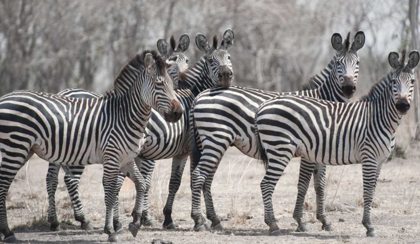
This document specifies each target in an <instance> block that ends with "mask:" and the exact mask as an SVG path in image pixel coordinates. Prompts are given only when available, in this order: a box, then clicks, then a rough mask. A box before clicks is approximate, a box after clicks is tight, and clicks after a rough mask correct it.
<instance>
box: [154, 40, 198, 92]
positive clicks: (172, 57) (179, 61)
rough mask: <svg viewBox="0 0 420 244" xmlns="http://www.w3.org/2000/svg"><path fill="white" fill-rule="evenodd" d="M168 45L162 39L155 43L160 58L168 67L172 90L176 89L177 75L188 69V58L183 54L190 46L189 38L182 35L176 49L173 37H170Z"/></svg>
mask: <svg viewBox="0 0 420 244" xmlns="http://www.w3.org/2000/svg"><path fill="white" fill-rule="evenodd" d="M169 43H170V45H168V43H167V42H166V40H164V39H159V40H158V42H157V48H158V50H159V53H160V54H161V55H162V58H163V59H165V60H166V64H167V65H168V71H167V72H168V74H169V76H170V77H171V78H172V81H173V83H174V88H175V89H177V88H178V84H179V77H178V75H179V74H180V73H182V72H184V71H186V70H187V69H188V57H187V55H185V54H184V52H185V51H187V49H188V47H189V45H190V37H189V36H188V35H187V34H183V35H182V36H181V37H180V38H179V44H178V47H176V41H175V39H174V36H171V39H170V41H169Z"/></svg>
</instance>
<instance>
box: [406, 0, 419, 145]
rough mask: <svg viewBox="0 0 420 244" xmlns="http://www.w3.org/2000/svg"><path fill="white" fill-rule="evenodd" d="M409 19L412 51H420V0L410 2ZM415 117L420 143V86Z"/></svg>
mask: <svg viewBox="0 0 420 244" xmlns="http://www.w3.org/2000/svg"><path fill="white" fill-rule="evenodd" d="M408 18H409V19H410V29H411V45H410V46H411V50H419V0H410V8H409V10H408ZM416 73H417V74H416V76H417V78H418V77H420V72H419V69H417V70H416ZM414 94H415V96H414V115H415V122H416V133H415V135H414V140H416V141H420V123H419V122H420V121H419V120H420V115H419V99H420V94H419V84H418V83H417V84H416V85H415V86H414Z"/></svg>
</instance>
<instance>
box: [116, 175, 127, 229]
mask: <svg viewBox="0 0 420 244" xmlns="http://www.w3.org/2000/svg"><path fill="white" fill-rule="evenodd" d="M124 179H125V174H124V173H120V174H118V184H117V195H116V197H115V204H114V210H113V211H114V220H113V224H114V231H115V232H120V231H122V229H123V228H122V224H121V222H120V209H119V195H120V190H121V187H122V185H123V183H124Z"/></svg>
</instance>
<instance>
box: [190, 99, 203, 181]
mask: <svg viewBox="0 0 420 244" xmlns="http://www.w3.org/2000/svg"><path fill="white" fill-rule="evenodd" d="M194 105H195V104H193V105H192V106H191V110H190V116H189V119H190V127H191V132H192V133H191V147H192V150H191V155H190V159H191V160H190V161H191V162H190V173H191V174H192V173H193V171H194V170H195V168H196V167H197V166H198V163H199V162H200V158H201V151H200V147H199V145H198V143H199V140H200V136H199V135H198V131H197V127H196V126H195V121H194Z"/></svg>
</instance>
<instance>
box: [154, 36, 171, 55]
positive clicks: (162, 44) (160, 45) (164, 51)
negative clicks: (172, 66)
mask: <svg viewBox="0 0 420 244" xmlns="http://www.w3.org/2000/svg"><path fill="white" fill-rule="evenodd" d="M157 49H158V51H159V53H160V55H161V56H163V57H169V56H170V50H169V45H168V43H167V42H166V40H164V39H159V40H158V41H157Z"/></svg>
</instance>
